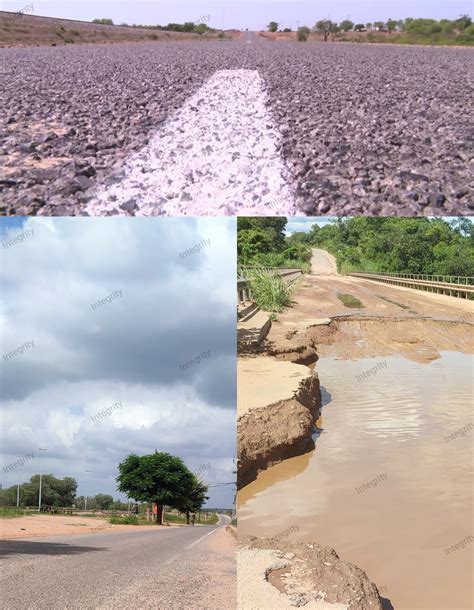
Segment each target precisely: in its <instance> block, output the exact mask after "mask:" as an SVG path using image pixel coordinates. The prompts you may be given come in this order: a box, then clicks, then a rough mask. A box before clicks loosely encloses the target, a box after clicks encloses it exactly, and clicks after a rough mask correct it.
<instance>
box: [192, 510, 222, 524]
mask: <svg viewBox="0 0 474 610" xmlns="http://www.w3.org/2000/svg"><path fill="white" fill-rule="evenodd" d="M218 521H219V517H218V516H217V515H216V514H215V513H213V514H212V515H211V517H210V518H209V519H208V520H207V521H203V520H201V521H198V522H197V523H205V524H206V525H215V524H216V523H217V522H218Z"/></svg>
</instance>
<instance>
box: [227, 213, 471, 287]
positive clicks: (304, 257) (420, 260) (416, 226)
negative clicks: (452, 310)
mask: <svg viewBox="0 0 474 610" xmlns="http://www.w3.org/2000/svg"><path fill="white" fill-rule="evenodd" d="M286 224H287V219H286V218H272V217H268V218H265V217H263V218H245V217H240V218H238V219H237V251H238V260H239V264H240V265H241V266H242V265H247V266H253V265H264V266H268V267H301V268H302V269H304V268H305V265H308V264H309V261H310V260H311V249H312V248H315V247H316V248H322V249H324V250H327V251H329V252H331V253H332V254H333V255H334V256H335V257H336V260H337V265H338V269H339V271H341V272H342V273H346V272H351V271H367V272H394V273H419V274H426V275H453V276H454V275H460V276H472V275H474V224H473V223H472V221H471V220H470V219H468V218H458V219H456V220H452V221H446V220H444V219H440V218H434V219H428V218H398V217H364V216H361V217H357V218H343V219H341V218H338V219H334V220H333V221H331V222H330V223H329V224H327V225H324V226H323V227H321V226H320V225H318V224H314V225H313V226H312V228H311V230H310V231H309V232H302V231H301V232H295V233H292V234H291V235H289V236H288V235H285V228H286Z"/></svg>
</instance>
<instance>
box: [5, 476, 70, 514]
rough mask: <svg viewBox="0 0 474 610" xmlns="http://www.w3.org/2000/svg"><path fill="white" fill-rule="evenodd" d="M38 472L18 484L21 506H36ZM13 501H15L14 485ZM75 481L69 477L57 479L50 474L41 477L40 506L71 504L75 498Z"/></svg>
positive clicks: (65, 505) (66, 505)
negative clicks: (26, 481)
mask: <svg viewBox="0 0 474 610" xmlns="http://www.w3.org/2000/svg"><path fill="white" fill-rule="evenodd" d="M39 479H40V476H39V474H35V475H33V476H32V477H31V478H30V480H29V482H28V483H22V485H20V503H21V506H37V505H38V500H39ZM14 488H15V503H16V486H15V487H14ZM76 490H77V482H76V480H75V479H73V478H71V477H65V478H64V479H58V478H56V477H55V476H54V475H52V474H44V475H43V476H42V477H41V504H42V506H44V507H46V506H61V507H68V506H72V505H73V504H74V503H75V500H76Z"/></svg>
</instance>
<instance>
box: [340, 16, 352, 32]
mask: <svg viewBox="0 0 474 610" xmlns="http://www.w3.org/2000/svg"><path fill="white" fill-rule="evenodd" d="M339 28H340V29H341V30H342V31H343V32H350V31H351V30H352V29H353V28H354V23H353V22H352V21H351V20H350V19H344V21H341V23H340V24H339Z"/></svg>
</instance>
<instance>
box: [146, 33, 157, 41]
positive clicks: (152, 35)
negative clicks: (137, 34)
mask: <svg viewBox="0 0 474 610" xmlns="http://www.w3.org/2000/svg"><path fill="white" fill-rule="evenodd" d="M148 38H149V39H150V40H158V34H148Z"/></svg>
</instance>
